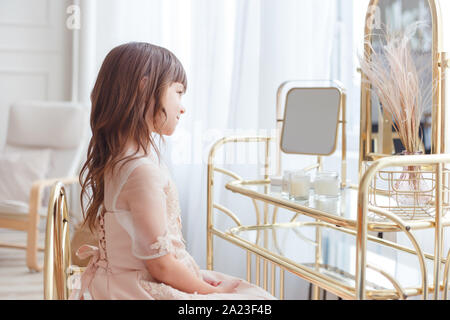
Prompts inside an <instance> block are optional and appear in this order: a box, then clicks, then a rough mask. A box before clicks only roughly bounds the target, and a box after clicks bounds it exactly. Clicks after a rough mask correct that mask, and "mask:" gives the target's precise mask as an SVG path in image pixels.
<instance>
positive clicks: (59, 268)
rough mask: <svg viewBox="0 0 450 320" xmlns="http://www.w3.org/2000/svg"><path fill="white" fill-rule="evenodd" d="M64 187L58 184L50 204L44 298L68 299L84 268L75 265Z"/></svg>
mask: <svg viewBox="0 0 450 320" xmlns="http://www.w3.org/2000/svg"><path fill="white" fill-rule="evenodd" d="M67 208H68V206H67V197H66V191H65V189H64V185H63V184H62V183H61V182H59V181H58V182H56V183H55V184H54V185H53V187H52V190H51V194H50V200H49V204H48V216H47V229H46V234H45V256H44V299H45V300H67V299H68V298H69V295H70V289H71V285H73V284H72V283H71V280H73V279H76V278H75V277H76V276H77V274H79V273H81V272H82V271H83V270H84V268H74V267H72V265H71V251H70V233H69V214H68V209H67Z"/></svg>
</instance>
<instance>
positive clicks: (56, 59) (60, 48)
mask: <svg viewBox="0 0 450 320" xmlns="http://www.w3.org/2000/svg"><path fill="white" fill-rule="evenodd" d="M70 3H71V1H69V0H0V148H2V147H3V146H4V143H5V139H6V132H7V121H8V114H9V113H8V111H9V107H10V105H11V103H13V102H14V101H18V100H28V99H38V100H69V99H70V86H71V76H70V74H71V32H70V30H68V29H67V27H66V18H67V16H68V15H67V14H66V8H67V6H68V5H70Z"/></svg>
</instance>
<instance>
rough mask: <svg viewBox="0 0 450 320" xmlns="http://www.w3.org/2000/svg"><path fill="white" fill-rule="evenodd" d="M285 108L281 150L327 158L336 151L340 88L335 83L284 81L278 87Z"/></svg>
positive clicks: (341, 96)
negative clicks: (326, 156) (325, 156)
mask: <svg viewBox="0 0 450 320" xmlns="http://www.w3.org/2000/svg"><path fill="white" fill-rule="evenodd" d="M280 95H281V96H282V98H283V99H281V101H282V103H281V107H284V117H283V128H282V136H281V144H280V147H281V150H282V151H283V152H285V153H289V154H309V155H330V154H332V153H333V152H334V151H335V149H336V142H337V130H338V123H339V116H340V110H341V106H342V101H343V95H344V93H343V89H342V86H341V85H339V84H338V83H337V82H329V81H322V82H301V81H295V82H287V83H285V84H283V85H282V87H280V90H279V97H280Z"/></svg>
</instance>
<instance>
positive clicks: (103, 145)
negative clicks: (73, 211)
mask: <svg viewBox="0 0 450 320" xmlns="http://www.w3.org/2000/svg"><path fill="white" fill-rule="evenodd" d="M144 77H147V82H146V85H145V86H144V87H143V88H142V87H141V80H142V79H143V78H144ZM173 82H180V83H182V84H183V85H184V88H185V90H186V87H187V79H186V73H185V71H184V68H183V66H182V65H181V63H180V61H179V60H178V59H177V57H176V56H175V55H174V54H173V53H172V52H170V51H169V50H167V49H165V48H162V47H159V46H155V45H152V44H150V43H144V42H131V43H126V44H123V45H120V46H118V47H115V48H114V49H112V50H111V51H110V52H109V53H108V55H107V56H106V58H105V60H104V61H103V64H102V66H101V68H100V71H99V73H98V76H97V81H96V82H95V85H94V89H93V90H92V93H91V102H92V109H91V118H90V125H91V130H92V137H91V140H90V142H89V147H88V151H87V160H86V162H85V163H84V165H83V167H82V169H81V172H80V184H81V196H80V200H81V208H82V212H83V217H84V224H86V223H87V224H88V226H89V228H90V229H91V230H93V229H94V228H95V225H96V221H97V216H98V211H99V208H100V207H101V205H102V203H103V200H104V192H105V186H104V176H105V172H107V171H108V170H111V172H113V171H114V169H115V166H116V165H117V164H118V162H120V161H122V160H125V161H124V162H122V165H123V164H125V163H126V162H128V161H130V160H132V159H136V158H138V156H136V154H137V153H138V152H139V149H140V148H141V149H142V150H144V153H145V155H147V154H148V152H149V150H148V147H150V148H151V147H153V148H154V149H155V151H156V153H157V155H158V158H159V157H160V152H159V150H158V148H157V146H156V144H155V140H154V138H153V137H152V132H151V130H150V128H149V127H148V125H147V121H146V118H147V115H151V117H152V118H151V119H153V123H154V127H155V130H156V133H157V134H158V135H159V137H160V138H161V139H162V140H163V141H164V138H163V137H162V135H161V133H160V132H159V128H157V127H156V126H155V125H156V123H155V117H156V116H157V115H158V114H159V113H160V112H162V113H163V114H164V115H165V117H166V119H167V113H166V111H165V110H164V108H163V106H162V105H161V99H162V96H163V93H164V92H165V90H166V89H167V87H168V86H169V85H170V84H171V83H173ZM130 140H131V141H133V142H134V143H135V144H136V146H137V148H136V150H135V152H134V154H132V155H128V156H124V154H123V151H124V148H125V145H126V143H127V141H130ZM119 169H120V168H119ZM84 198H87V200H88V203H87V209H85V206H84Z"/></svg>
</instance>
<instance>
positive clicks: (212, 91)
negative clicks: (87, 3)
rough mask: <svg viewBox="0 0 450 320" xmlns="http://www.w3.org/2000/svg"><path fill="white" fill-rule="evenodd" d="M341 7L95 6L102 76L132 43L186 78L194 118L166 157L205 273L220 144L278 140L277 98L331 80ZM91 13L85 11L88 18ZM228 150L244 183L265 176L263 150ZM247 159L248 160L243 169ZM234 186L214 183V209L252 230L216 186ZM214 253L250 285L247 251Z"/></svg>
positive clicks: (244, 206) (311, 0)
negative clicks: (209, 195) (209, 185)
mask: <svg viewBox="0 0 450 320" xmlns="http://www.w3.org/2000/svg"><path fill="white" fill-rule="evenodd" d="M336 3H337V1H335V0H320V1H319V0H303V1H298V0H284V1H276V0H246V1H243V0H134V1H125V0H97V1H96V2H95V4H96V8H95V19H92V20H91V22H93V23H94V24H95V45H94V46H95V48H94V49H93V50H92V51H89V52H95V59H94V63H93V67H91V68H94V69H95V70H94V74H97V72H98V69H99V68H100V64H101V62H102V61H103V59H104V57H105V55H106V54H107V53H108V52H109V50H110V49H112V48H113V47H114V46H116V45H119V44H122V43H124V42H129V41H146V42H150V43H153V44H156V45H161V46H164V47H166V48H168V49H169V50H171V51H172V52H174V53H175V54H176V55H177V56H178V58H179V59H180V61H181V62H182V63H183V65H184V66H185V69H186V71H187V74H188V91H187V94H186V96H185V97H184V106H185V107H186V110H187V111H186V114H185V115H183V117H182V120H181V121H180V124H179V127H178V128H177V130H176V133H175V134H174V135H173V136H172V137H169V138H167V142H168V143H167V148H164V149H163V151H165V158H166V160H167V162H168V164H169V166H170V167H171V172H172V176H173V177H174V180H175V182H176V184H177V186H178V191H179V196H180V204H181V210H182V221H183V234H184V237H185V239H186V241H187V248H188V251H189V252H190V253H191V254H192V255H193V257H194V258H195V260H196V261H197V263H198V264H199V265H200V267H201V268H206V168H207V166H206V164H207V155H208V151H209V149H210V147H211V145H212V143H213V142H215V141H216V140H217V139H219V138H221V137H223V136H225V135H255V134H263V135H268V134H273V129H275V98H276V91H277V88H278V86H279V85H280V84H281V83H282V82H284V81H286V80H294V79H295V80H311V79H329V78H330V77H331V76H332V61H333V59H332V55H333V54H334V52H333V44H335V41H334V39H335V34H336V28H337V27H338V24H337V23H336V21H337V15H336V12H337V5H336ZM82 5H83V1H82ZM90 10H94V8H92V7H91V8H90ZM83 14H84V13H83V7H82V11H81V17H82V19H83ZM91 71H92V70H91ZM87 94H88V93H87V92H85V91H83V92H80V95H81V96H80V99H86V98H88V96H87ZM358 121H359V120H358ZM273 147H274V146H272V149H273ZM226 150H227V151H229V152H230V153H232V154H233V157H234V158H233V159H231V160H230V158H225V160H227V164H226V165H225V166H226V167H227V168H229V169H231V170H235V171H238V173H239V174H240V175H242V176H244V177H249V178H257V177H258V176H259V177H260V174H261V171H260V169H261V167H260V166H259V165H258V164H259V163H258V161H254V157H257V158H258V156H259V155H260V153H261V149H260V148H259V149H256V146H252V147H248V148H244V147H242V146H240V147H238V148H236V149H232V148H230V147H228V148H227V149H226ZM243 152H245V154H247V152H248V154H249V156H248V157H247V156H245V158H244V160H243V161H240V160H242V154H243ZM240 157H241V158H240ZM250 158H251V159H250ZM259 158H260V157H259ZM219 159H220V157H219ZM272 159H274V158H272ZM226 181H228V179H218V180H217V181H216V184H215V186H216V193H215V196H216V201H217V202H219V203H222V204H224V205H226V206H228V207H230V208H231V209H233V210H234V211H235V212H236V213H237V214H239V215H241V214H242V217H241V216H240V217H241V220H242V222H244V223H251V222H253V223H254V214H253V212H254V208H253V206H252V203H251V202H250V201H249V200H248V199H244V197H242V196H241V197H239V196H238V195H234V194H231V193H230V191H225V189H224V188H219V187H218V186H219V185H223V183H224V182H226ZM250 212H252V213H251V214H250ZM215 222H216V224H217V225H218V226H219V227H226V226H230V225H232V224H230V219H229V218H227V217H224V216H220V215H219V216H217V215H216V216H215ZM214 252H215V260H214V268H215V270H218V271H221V272H226V273H229V274H233V275H236V276H240V277H242V278H245V272H246V269H245V261H246V260H245V253H244V251H243V250H241V249H239V248H237V247H234V246H232V245H230V244H228V243H226V242H224V241H222V240H220V239H218V238H217V237H215V240H214ZM230 257H233V258H232V259H230ZM286 277H287V278H286V280H287V281H286V282H289V283H287V285H286V288H285V289H286V298H288V299H289V298H292V299H301V298H307V290H305V289H307V287H306V283H304V282H301V281H300V282H296V281H297V280H295V281H294V280H292V281H289V280H290V278H289V275H287V276H286ZM292 279H294V277H292Z"/></svg>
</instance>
